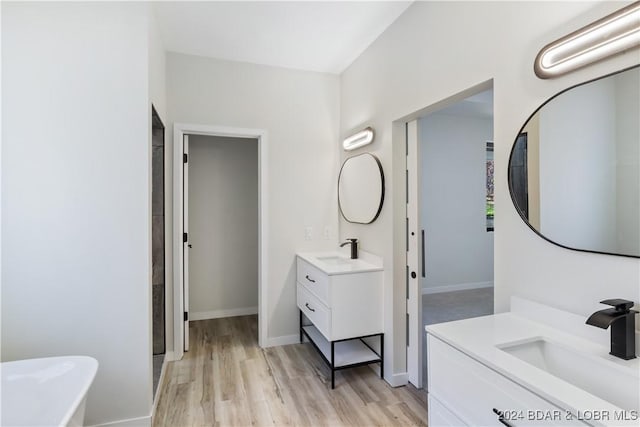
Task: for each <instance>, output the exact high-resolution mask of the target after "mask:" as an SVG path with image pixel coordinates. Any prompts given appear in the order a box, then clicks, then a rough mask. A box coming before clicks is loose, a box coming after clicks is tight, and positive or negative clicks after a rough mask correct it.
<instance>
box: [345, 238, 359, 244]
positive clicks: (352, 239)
mask: <svg viewBox="0 0 640 427" xmlns="http://www.w3.org/2000/svg"><path fill="white" fill-rule="evenodd" d="M347 240H351V241H352V242H353V243H355V242H357V241H358V239H354V238H352V237H350V238H348V239H347Z"/></svg>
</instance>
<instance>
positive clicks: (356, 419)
mask: <svg viewBox="0 0 640 427" xmlns="http://www.w3.org/2000/svg"><path fill="white" fill-rule="evenodd" d="M257 329H258V320H257V316H255V315H254V316H240V317H230V318H224V319H214V320H201V321H197V322H191V326H190V328H189V333H190V336H191V350H190V351H189V352H188V353H185V356H184V358H183V360H180V361H177V362H171V363H169V364H168V365H167V372H166V373H165V379H164V384H162V385H161V389H160V396H159V399H160V400H159V402H158V407H157V409H156V413H155V415H154V418H153V426H154V427H159V426H175V427H183V426H184V427H186V426H214V425H215V426H405V425H407V426H408V425H417V426H426V424H427V403H426V393H425V392H423V391H422V390H417V389H416V388H414V387H413V386H411V385H408V386H405V387H398V388H393V387H391V386H389V385H388V384H387V383H386V382H385V381H383V380H381V379H380V378H379V377H378V376H376V374H375V373H374V372H373V371H372V370H371V369H370V368H369V367H366V366H364V367H360V368H354V369H347V370H344V371H338V372H336V388H335V389H334V390H331V379H330V370H329V368H328V367H327V366H326V365H325V364H324V362H323V361H322V359H321V358H320V356H319V355H318V353H317V352H316V350H315V349H314V348H313V346H312V345H311V344H309V343H304V344H293V345H288V346H281V347H271V348H267V349H261V348H260V347H258V339H257V336H258V330H257Z"/></svg>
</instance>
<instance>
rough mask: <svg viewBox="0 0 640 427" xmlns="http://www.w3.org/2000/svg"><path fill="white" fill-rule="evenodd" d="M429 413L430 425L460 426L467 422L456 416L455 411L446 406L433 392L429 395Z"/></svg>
mask: <svg viewBox="0 0 640 427" xmlns="http://www.w3.org/2000/svg"><path fill="white" fill-rule="evenodd" d="M427 409H428V411H427V415H428V416H429V423H428V425H429V427H441V426H442V427H460V426H464V425H465V423H463V422H462V420H461V419H460V418H458V417H456V416H455V414H454V413H453V412H451V411H450V410H449V409H447V408H445V407H444V405H442V404H441V403H440V402H438V399H436V398H435V397H433V395H432V394H431V393H429V396H428V406H427Z"/></svg>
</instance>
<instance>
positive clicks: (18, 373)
mask: <svg viewBox="0 0 640 427" xmlns="http://www.w3.org/2000/svg"><path fill="white" fill-rule="evenodd" d="M97 370H98V361H97V360H96V359H94V358H92V357H87V356H65V357H47V358H43V359H28V360H16V361H14V362H4V363H0V371H1V375H2V388H0V402H1V404H0V411H1V412H0V426H82V425H83V422H84V408H85V403H86V397H87V391H88V390H89V387H90V386H91V383H92V382H93V379H94V377H95V376H96V371H97Z"/></svg>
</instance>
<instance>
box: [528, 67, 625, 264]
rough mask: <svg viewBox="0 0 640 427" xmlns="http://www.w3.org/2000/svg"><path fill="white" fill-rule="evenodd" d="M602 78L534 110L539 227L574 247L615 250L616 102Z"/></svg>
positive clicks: (609, 84)
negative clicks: (536, 112)
mask: <svg viewBox="0 0 640 427" xmlns="http://www.w3.org/2000/svg"><path fill="white" fill-rule="evenodd" d="M614 91H615V85H614V81H613V80H610V79H607V80H601V81H598V82H594V83H591V84H588V85H584V86H580V87H577V88H574V89H572V90H571V91H569V92H566V93H564V94H562V95H561V96H559V97H557V98H555V99H554V100H553V101H551V102H549V103H548V104H547V105H545V106H544V108H543V109H542V110H540V127H539V130H540V143H539V149H540V230H541V232H542V234H544V235H545V236H547V237H549V238H550V239H551V240H553V241H556V242H558V243H560V244H564V245H567V246H570V247H574V248H579V249H581V248H587V249H589V248H593V249H596V250H601V251H604V252H616V173H615V164H616V145H615V140H616V128H615V124H616V123H615V122H616V105H615V96H614Z"/></svg>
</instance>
